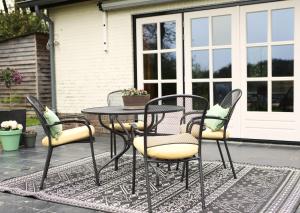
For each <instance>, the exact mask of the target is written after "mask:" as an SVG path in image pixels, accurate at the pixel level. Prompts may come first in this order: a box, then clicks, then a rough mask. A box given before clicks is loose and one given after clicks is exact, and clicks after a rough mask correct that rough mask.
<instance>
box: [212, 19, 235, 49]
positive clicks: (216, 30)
mask: <svg viewBox="0 0 300 213" xmlns="http://www.w3.org/2000/svg"><path fill="white" fill-rule="evenodd" d="M212 43H213V45H229V44H231V16H230V15H227V16H214V17H213V18H212Z"/></svg>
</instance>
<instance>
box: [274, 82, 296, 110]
mask: <svg viewBox="0 0 300 213" xmlns="http://www.w3.org/2000/svg"><path fill="white" fill-rule="evenodd" d="M272 111H274V112H293V111H294V82H293V81H273V82H272Z"/></svg>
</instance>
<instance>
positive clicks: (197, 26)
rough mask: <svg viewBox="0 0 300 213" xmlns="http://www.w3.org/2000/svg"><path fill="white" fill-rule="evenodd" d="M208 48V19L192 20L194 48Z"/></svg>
mask: <svg viewBox="0 0 300 213" xmlns="http://www.w3.org/2000/svg"><path fill="white" fill-rule="evenodd" d="M201 46H208V18H197V19H192V47H201Z"/></svg>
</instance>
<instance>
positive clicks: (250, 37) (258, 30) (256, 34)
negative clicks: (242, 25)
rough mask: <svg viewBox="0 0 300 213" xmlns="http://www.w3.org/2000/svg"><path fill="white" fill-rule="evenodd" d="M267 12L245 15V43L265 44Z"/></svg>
mask: <svg viewBox="0 0 300 213" xmlns="http://www.w3.org/2000/svg"><path fill="white" fill-rule="evenodd" d="M267 38H268V12H267V11H261V12H251V13H247V43H260V42H267Z"/></svg>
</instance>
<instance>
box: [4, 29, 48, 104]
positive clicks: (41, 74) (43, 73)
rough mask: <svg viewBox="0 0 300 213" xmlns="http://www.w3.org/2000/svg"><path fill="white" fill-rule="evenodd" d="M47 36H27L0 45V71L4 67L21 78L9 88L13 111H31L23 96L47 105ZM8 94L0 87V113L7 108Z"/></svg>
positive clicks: (37, 34)
mask: <svg viewBox="0 0 300 213" xmlns="http://www.w3.org/2000/svg"><path fill="white" fill-rule="evenodd" d="M47 42H48V35H47V34H41V33H36V34H30V35H26V36H22V37H18V38H13V39H9V40H6V41H2V42H0V70H1V69H5V68H7V67H10V68H13V69H16V70H17V71H19V72H20V73H21V74H22V75H23V77H24V78H23V82H22V84H21V85H13V86H12V91H13V92H12V94H13V95H12V97H14V98H13V100H14V101H15V103H14V104H13V108H14V109H20V108H26V109H31V108H30V106H29V104H28V103H27V102H26V96H27V95H34V96H36V97H37V98H39V99H40V100H41V101H42V102H43V104H45V105H47V106H50V104H51V79H50V61H49V51H48V50H47V48H46V46H47ZM8 98H9V90H8V89H6V87H5V86H4V83H3V82H1V83H0V109H6V108H9V104H8V103H7V100H8Z"/></svg>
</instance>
